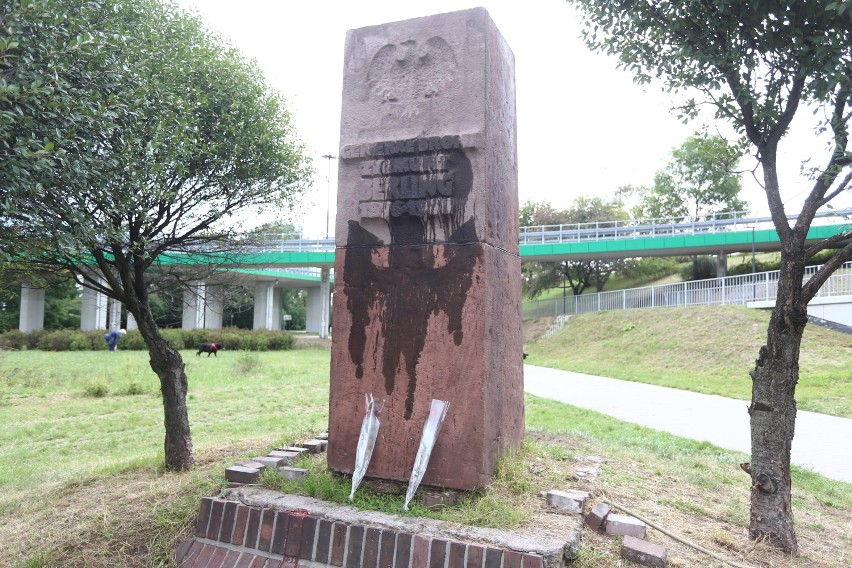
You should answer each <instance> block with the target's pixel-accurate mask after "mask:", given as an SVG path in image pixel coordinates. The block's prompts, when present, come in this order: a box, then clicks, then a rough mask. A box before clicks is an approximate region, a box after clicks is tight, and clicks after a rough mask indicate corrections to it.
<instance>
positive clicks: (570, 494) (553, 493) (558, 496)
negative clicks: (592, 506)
mask: <svg viewBox="0 0 852 568" xmlns="http://www.w3.org/2000/svg"><path fill="white" fill-rule="evenodd" d="M588 498H589V494H588V493H586V492H580V491H560V490H558V489H551V490H550V491H548V492H547V504H548V505H549V506H551V507H553V508H555V509H558V510H560V511H570V512H571V513H582V512H583V507H584V506H585V505H586V499H588Z"/></svg>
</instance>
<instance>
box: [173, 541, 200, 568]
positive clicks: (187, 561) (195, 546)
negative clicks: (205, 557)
mask: <svg viewBox="0 0 852 568" xmlns="http://www.w3.org/2000/svg"><path fill="white" fill-rule="evenodd" d="M202 548H204V545H203V544H201V543H200V542H198V541H197V540H193V541H192V544H191V546H190V547H189V550H187V551H186V556H184V557H183V561H182V562H181V563H180V564H178V566H180V568H188V567H189V566H192V564H193V563H194V562H195V559H196V558H198V555H199V554H201V549H202Z"/></svg>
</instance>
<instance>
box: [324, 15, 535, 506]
mask: <svg viewBox="0 0 852 568" xmlns="http://www.w3.org/2000/svg"><path fill="white" fill-rule="evenodd" d="M515 130H516V129H515V83H514V56H513V54H512V52H511V50H510V49H509V47H508V45H507V44H506V42H505V41H504V40H503V38H502V36H501V35H500V33H499V31H498V30H497V28H496V26H495V25H494V23H493V22H492V20H491V18H490V16H489V15H488V13H487V12H486V11H485V10H484V9H482V8H475V9H471V10H465V11H460V12H453V13H449V14H440V15H435V16H429V17H424V18H416V19H412V20H407V21H402V22H395V23H390V24H384V25H378V26H371V27H366V28H360V29H356V30H350V31H349V32H348V33H347V36H346V47H345V61H344V79H343V111H342V123H341V134H340V138H341V140H340V144H341V147H340V155H339V158H340V162H339V163H340V166H339V186H338V187H339V193H338V213H337V224H336V257H335V258H336V260H335V288H334V290H335V294H334V311H333V327H332V329H333V340H332V363H331V391H330V402H329V448H328V464H329V467H330V468H331V469H332V470H334V471H339V472H345V473H352V471H353V467H354V463H355V453H356V446H357V445H358V438H359V430H360V427H361V423H362V419H363V418H364V411H365V395H372V396H373V397H375V400H376V401H381V403H383V407H382V411H381V416H380V417H381V427H380V429H379V431H378V438H377V440H376V443H375V448H374V450H373V455H372V459H371V461H370V463H369V467H368V469H367V477H368V478H378V479H386V480H396V481H402V482H407V481H408V480H409V477H410V476H411V470H412V465H413V462H414V460H415V455H416V454H417V451H418V445H419V443H420V440H421V434H422V432H423V428H424V423H425V421H426V418H427V416H428V414H429V410H430V403H431V401H432V400H433V399H439V400H444V401H449V403H450V405H449V410H448V412H447V414H446V419H445V422H444V423H443V426H442V427H441V430H440V433H439V435H438V437H437V442H436V444H435V446H434V448H433V451H432V454H431V459H430V462H429V466H428V469H427V470H426V473H425V477H424V478H423V484H425V485H431V486H441V487H447V488H453V489H472V488H475V487H482V486H484V485H486V484H488V483H489V482H490V481H491V479H492V477H493V475H494V471H495V465H496V461H497V457H498V455H500V454H501V453H502V452H506V451H510V450H513V449H516V448H517V447H519V445H520V443H521V441H522V439H523V435H524V406H523V363H522V360H523V356H522V334H521V312H520V302H521V283H520V275H521V267H520V257H519V256H518V194H517V151H516V132H515Z"/></svg>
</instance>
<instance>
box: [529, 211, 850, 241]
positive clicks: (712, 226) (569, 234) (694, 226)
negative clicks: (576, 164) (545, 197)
mask: <svg viewBox="0 0 852 568" xmlns="http://www.w3.org/2000/svg"><path fill="white" fill-rule="evenodd" d="M850 215H852V209H845V210H843V211H821V212H819V213H817V214H816V217H815V218H814V222H813V225H819V224H828V223H839V222H844V221H847V220H848V218H849V217H850ZM796 218H797V217H796V216H795V215H788V216H787V219H788V220H789V221H794V220H795V219H796ZM774 228H775V225H774V224H773V223H772V218H771V217H751V216H749V213H748V212H747V211H732V212H727V213H714V214H712V215H709V216H707V217H703V218H699V219H696V218H693V217H667V218H660V219H633V220H626V221H598V222H594V223H570V224H563V225H539V226H534V227H521V231H520V237H519V243H520V244H522V245H528V244H530V245H532V244H554V243H574V242H580V241H601V240H612V239H628V238H631V239H634V238H649V237H650V238H654V237H669V236H672V235H695V234H706V233H716V232H722V231H725V232H728V231H736V230H741V231H744V230H751V229H774Z"/></svg>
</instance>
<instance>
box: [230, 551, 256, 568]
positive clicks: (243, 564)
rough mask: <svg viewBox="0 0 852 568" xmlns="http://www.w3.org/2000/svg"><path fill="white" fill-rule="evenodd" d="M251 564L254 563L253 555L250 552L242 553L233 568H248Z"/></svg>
mask: <svg viewBox="0 0 852 568" xmlns="http://www.w3.org/2000/svg"><path fill="white" fill-rule="evenodd" d="M252 562H254V554H252V553H250V552H243V555H242V556H240V559H239V560H238V561H237V563H236V564H234V568H249V567H250V566H251V563H252Z"/></svg>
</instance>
